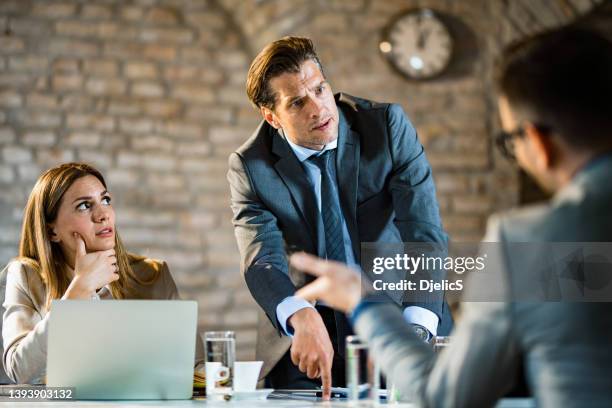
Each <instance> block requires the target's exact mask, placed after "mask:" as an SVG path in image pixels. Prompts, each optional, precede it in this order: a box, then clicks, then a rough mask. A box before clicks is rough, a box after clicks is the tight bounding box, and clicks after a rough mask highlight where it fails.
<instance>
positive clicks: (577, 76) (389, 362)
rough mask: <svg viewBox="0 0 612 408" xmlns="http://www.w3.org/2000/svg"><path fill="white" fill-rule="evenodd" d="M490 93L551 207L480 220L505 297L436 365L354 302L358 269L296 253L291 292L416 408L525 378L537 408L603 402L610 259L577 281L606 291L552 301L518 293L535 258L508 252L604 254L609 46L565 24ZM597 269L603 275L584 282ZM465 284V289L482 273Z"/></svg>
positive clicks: (488, 399) (465, 328)
mask: <svg viewBox="0 0 612 408" xmlns="http://www.w3.org/2000/svg"><path fill="white" fill-rule="evenodd" d="M497 85H498V87H499V91H500V97H499V112H500V116H501V122H502V126H503V129H504V131H503V132H502V133H501V135H500V136H499V137H498V143H499V145H500V146H501V147H502V150H503V151H504V153H505V154H506V155H508V156H509V157H514V158H515V159H516V161H517V162H518V164H519V166H520V167H521V168H523V169H525V171H527V172H528V173H529V174H530V175H532V176H533V177H534V178H535V179H536V181H537V182H538V183H539V184H540V185H541V186H542V187H544V188H545V189H547V190H549V191H551V192H554V193H555V195H554V198H553V199H552V200H551V201H550V202H549V203H546V204H542V205H538V206H532V207H529V208H525V209H522V210H515V211H511V212H508V213H504V214H498V215H496V216H493V217H491V219H490V220H489V224H488V228H487V234H486V236H485V238H484V241H485V242H496V243H497V244H496V245H497V246H496V248H498V249H499V251H500V253H501V254H502V255H504V256H503V257H501V258H499V259H500V260H501V262H500V263H499V264H498V265H497V268H492V270H491V271H492V273H493V274H494V275H493V276H494V277H495V280H494V281H493V282H499V283H500V284H501V283H503V282H506V283H507V285H506V286H505V290H506V291H507V292H503V294H505V295H508V298H507V299H498V300H496V301H491V302H467V303H464V308H463V312H462V318H461V320H460V322H459V323H458V324H457V327H456V330H455V331H454V332H453V333H452V340H451V342H450V345H449V346H448V347H447V349H446V350H445V351H443V352H442V353H441V354H440V355H439V357H438V358H437V359H436V358H435V356H434V353H433V351H432V350H431V349H430V348H428V347H427V346H426V345H424V344H423V343H422V342H420V341H418V340H417V338H416V337H415V336H414V334H413V333H412V332H411V331H410V330H408V329H407V328H406V326H405V324H404V322H403V321H402V319H401V316H399V315H398V313H397V311H396V310H394V309H393V308H391V307H389V306H388V305H387V304H385V303H381V302H378V303H377V302H374V301H373V300H372V299H371V298H369V295H366V296H365V297H362V295H361V291H362V283H363V282H360V279H359V275H358V274H356V273H355V272H354V271H352V270H351V269H349V268H347V267H345V266H343V265H342V264H340V263H335V262H329V261H327V262H326V261H322V260H319V259H317V258H314V257H312V256H309V255H306V254H296V255H294V256H293V257H292V259H291V263H292V264H293V266H294V267H296V268H298V269H300V270H302V271H306V272H309V273H311V274H313V275H316V276H319V278H318V279H317V280H316V281H315V282H313V283H311V284H310V285H308V286H306V287H304V288H302V289H301V290H300V291H298V293H297V295H298V296H301V297H303V298H305V299H321V300H323V301H325V302H326V303H328V304H330V305H331V306H333V307H335V308H337V309H339V310H342V311H344V312H346V313H350V316H351V319H352V320H353V322H354V325H355V328H356V332H357V334H359V335H360V336H362V337H363V338H364V339H366V340H367V341H368V342H369V344H370V347H371V349H372V350H373V353H374V356H375V358H376V359H378V360H379V361H380V363H381V366H382V369H383V371H384V372H385V373H386V374H387V375H388V376H389V377H390V378H391V381H392V382H393V384H395V385H396V386H397V388H398V389H399V390H400V392H401V393H402V396H403V397H404V398H407V399H414V400H415V401H416V402H417V403H418V404H419V405H421V406H428V407H454V406H460V407H463V406H465V407H485V406H493V405H494V404H495V401H496V400H497V399H498V398H500V397H501V396H503V395H504V394H505V392H507V391H508V390H509V389H510V388H511V387H512V386H513V385H514V383H515V382H516V381H517V380H518V379H519V378H520V376H521V374H522V373H521V371H523V370H524V374H525V376H526V379H527V383H528V386H529V388H530V391H531V392H532V393H533V395H534V397H535V399H536V404H537V405H538V406H542V407H568V406H571V407H610V406H612V353H610V345H611V344H612V310H611V308H610V303H609V302H610V301H612V297H611V296H610V291H609V285H610V281H611V280H610V275H611V271H612V268H610V261H609V260H607V261H606V260H605V259H607V258H608V257H609V256H610V255H611V254H610V251H609V250H608V253H602V254H600V255H601V257H599V258H598V260H597V262H596V263H594V264H587V263H585V261H584V260H582V261H578V262H577V265H575V267H576V268H575V269H574V272H577V273H576V276H574V277H573V278H580V279H582V283H583V284H584V285H583V287H582V289H583V290H584V288H585V286H587V287H588V288H587V289H589V290H592V289H594V288H595V289H597V288H604V289H605V288H607V289H608V291H607V292H605V291H604V292H603V293H604V294H607V297H603V298H599V299H597V300H598V301H597V302H596V301H593V300H594V299H592V298H591V299H589V298H586V297H585V298H583V299H582V301H580V302H568V301H559V300H562V299H565V297H563V296H561V297H559V298H558V299H556V300H557V301H553V302H551V301H549V299H547V298H544V297H543V298H542V299H540V300H539V301H524V300H523V299H522V298H521V296H522V295H523V293H521V291H517V290H516V288H523V289H527V290H529V289H530V288H529V287H527V285H526V283H530V282H531V281H532V279H533V275H536V277H539V275H538V273H540V270H539V269H538V268H539V267H540V266H542V264H540V263H538V262H537V260H536V261H535V262H533V263H529V262H526V260H525V259H517V258H513V257H512V255H513V252H512V250H511V248H513V244H514V245H516V244H517V243H529V246H531V247H532V248H538V247H540V248H544V247H546V245H549V246H550V245H552V244H555V245H562V243H565V244H567V243H572V242H573V243H576V242H580V243H581V244H580V245H581V246H582V247H583V248H586V247H588V245H594V244H587V245H585V243H598V244H600V245H602V244H601V243H607V244H608V246H605V245H604V247H606V248H610V245H609V243H610V242H611V241H612V215H611V212H610V208H611V207H612V181H611V180H610V179H611V178H612V102H611V101H610V98H611V95H612V43H610V42H609V41H608V40H606V39H605V38H603V37H601V36H599V35H598V34H595V33H593V32H589V31H585V30H583V29H578V28H572V27H568V28H563V29H560V30H557V31H553V32H547V33H543V34H540V35H537V36H535V37H533V38H529V39H526V40H523V41H521V42H519V43H517V44H516V45H514V46H511V47H510V48H508V49H507V50H506V51H505V53H504V58H503V61H502V63H501V64H500V66H499V73H498V76H497ZM483 245H484V244H483ZM535 255H536V256H535V258H543V257H545V256H546V254H545V253H536V254H535ZM573 259H580V258H573ZM572 262H574V261H573V260H572V261H570V262H568V265H571V264H572ZM517 265H519V267H517ZM530 266H531V268H530ZM593 266H596V267H600V266H603V269H600V270H599V272H598V273H597V274H594V275H592V274H590V273H591V272H592V271H593V270H592V269H588V268H591V267H593ZM565 272H570V270H569V269H567V270H565V271H564V273H565ZM561 277H562V279H565V280H568V278H572V276H570V275H567V274H566V275H561ZM473 278H474V280H473V281H472V282H471V283H470V282H468V286H469V285H470V284H474V283H477V280H479V279H482V275H481V276H478V275H474V276H473ZM561 283H563V282H561ZM365 285H366V286H367V284H365ZM606 285H607V286H606ZM477 286H478V285H477ZM480 288H481V289H482V288H483V286H482V284H480ZM484 295H486V294H484Z"/></svg>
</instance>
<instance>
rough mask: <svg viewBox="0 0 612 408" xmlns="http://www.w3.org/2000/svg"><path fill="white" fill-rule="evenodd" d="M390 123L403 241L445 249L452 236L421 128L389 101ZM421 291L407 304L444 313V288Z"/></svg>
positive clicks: (432, 275)
mask: <svg viewBox="0 0 612 408" xmlns="http://www.w3.org/2000/svg"><path fill="white" fill-rule="evenodd" d="M387 126H388V134H389V138H390V143H389V145H390V148H391V152H390V153H391V158H392V161H393V172H392V174H391V178H390V180H389V190H390V193H391V196H392V197H393V208H394V210H395V217H396V219H395V224H396V225H397V227H398V229H399V231H400V234H401V237H402V241H403V242H433V243H436V244H437V246H438V248H444V249H445V247H446V243H447V240H448V239H447V236H446V233H445V232H444V230H443V228H442V221H441V219H440V211H439V208H438V201H437V199H436V189H435V186H434V181H433V177H432V173H431V167H430V165H429V162H428V161H427V157H426V156H425V150H424V148H423V146H422V145H421V143H420V142H419V139H418V136H417V132H416V130H415V128H414V127H413V126H412V124H411V123H410V121H409V120H408V118H407V117H406V115H405V114H404V111H403V109H402V108H401V106H399V105H395V104H392V105H389V108H388V110H387ZM407 278H408V279H410V278H411V277H409V276H408V277H407ZM412 278H413V279H414V277H412ZM422 278H423V279H432V280H434V281H436V282H440V281H441V280H442V279H444V278H445V273H444V272H443V271H431V272H428V275H427V276H423V277H422ZM420 295H422V296H418V297H415V295H414V294H411V298H410V299H405V301H404V306H410V305H414V306H421V307H424V308H427V309H429V310H431V311H432V312H434V313H436V314H437V315H438V316H442V308H443V302H444V292H443V291H436V292H433V293H432V294H430V295H424V294H420Z"/></svg>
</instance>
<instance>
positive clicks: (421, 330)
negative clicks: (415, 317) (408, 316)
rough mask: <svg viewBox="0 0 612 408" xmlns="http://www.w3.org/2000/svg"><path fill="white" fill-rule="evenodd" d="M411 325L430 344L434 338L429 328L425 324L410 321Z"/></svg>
mask: <svg viewBox="0 0 612 408" xmlns="http://www.w3.org/2000/svg"><path fill="white" fill-rule="evenodd" d="M410 327H411V328H412V330H414V333H415V334H416V335H417V336H418V337H419V338H420V339H421V340H423V342H425V343H428V344H429V343H431V341H432V340H433V335H432V334H431V333H430V332H429V330H427V328H425V326H422V325H420V324H416V323H410Z"/></svg>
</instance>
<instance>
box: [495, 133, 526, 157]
mask: <svg viewBox="0 0 612 408" xmlns="http://www.w3.org/2000/svg"><path fill="white" fill-rule="evenodd" d="M523 136H525V128H523V127H522V126H519V127H518V128H516V129H514V130H513V131H511V132H506V131H504V130H502V131H500V132H499V133H498V134H497V137H496V138H495V144H497V147H499V150H500V151H501V152H502V154H503V155H504V157H506V158H507V159H508V160H511V161H516V155H515V154H514V139H516V138H521V137H523Z"/></svg>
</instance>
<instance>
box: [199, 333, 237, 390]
mask: <svg viewBox="0 0 612 408" xmlns="http://www.w3.org/2000/svg"><path fill="white" fill-rule="evenodd" d="M204 344H205V349H206V397H207V398H210V399H227V398H229V397H230V396H231V395H232V386H233V378H234V361H235V358H236V335H235V334H234V332H233V331H214V332H205V333H204Z"/></svg>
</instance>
